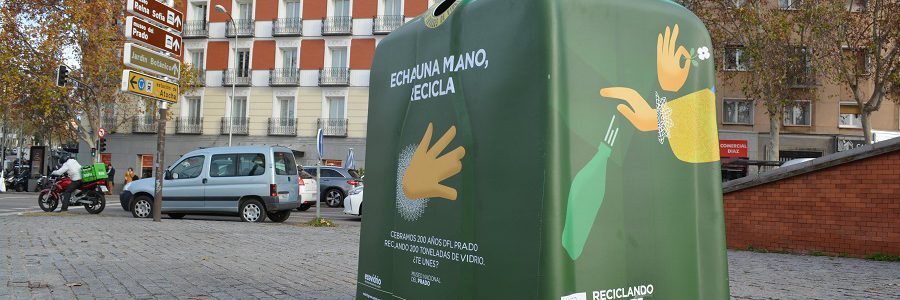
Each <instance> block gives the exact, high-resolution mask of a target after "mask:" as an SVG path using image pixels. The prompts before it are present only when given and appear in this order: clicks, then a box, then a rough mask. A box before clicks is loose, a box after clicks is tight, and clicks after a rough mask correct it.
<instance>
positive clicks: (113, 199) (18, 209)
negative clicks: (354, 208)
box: [0, 192, 361, 226]
mask: <svg viewBox="0 0 900 300" xmlns="http://www.w3.org/2000/svg"><path fill="white" fill-rule="evenodd" d="M37 199H38V194H37V193H17V192H7V193H0V217H4V216H16V215H20V214H24V213H27V212H42V211H41V208H40V207H39V206H38V203H37ZM321 209H322V210H321V215H322V216H323V217H325V218H328V219H331V220H334V221H336V222H338V223H347V224H352V225H356V226H359V223H360V221H361V218H360V217H356V216H351V215H346V214H344V213H343V208H330V207H328V206H327V205H325V203H322V206H321ZM57 211H59V208H57ZM69 211H72V212H80V213H85V211H84V207H81V206H74V207H73V206H70V207H69ZM101 214H103V215H105V216H116V217H127V218H131V217H132V216H131V212H127V211H125V210H123V209H122V206H121V204H120V203H119V195H111V196H106V208H105V209H104V210H103V212H102V213H101ZM315 216H316V208H315V207H312V208H310V209H309V210H307V211H304V212H300V211H296V210H295V211H293V212H292V213H291V217H290V218H289V219H288V220H287V222H288V223H300V222H306V221H309V220H311V219H313V218H315ZM165 218H166V215H165V214H164V215H163V219H165ZM185 219H194V220H221V221H229V220H230V221H240V218H239V217H237V216H234V217H230V216H201V215H188V216H186V217H185Z"/></svg>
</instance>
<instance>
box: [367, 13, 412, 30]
mask: <svg viewBox="0 0 900 300" xmlns="http://www.w3.org/2000/svg"><path fill="white" fill-rule="evenodd" d="M403 23H404V18H403V16H377V17H375V20H374V22H373V23H372V33H374V34H388V33H391V31H394V29H397V28H400V25H403Z"/></svg>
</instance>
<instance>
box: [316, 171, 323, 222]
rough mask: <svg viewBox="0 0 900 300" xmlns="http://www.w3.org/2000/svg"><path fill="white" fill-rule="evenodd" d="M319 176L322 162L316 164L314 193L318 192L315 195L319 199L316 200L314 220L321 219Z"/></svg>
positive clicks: (320, 177) (320, 183) (320, 182)
mask: <svg viewBox="0 0 900 300" xmlns="http://www.w3.org/2000/svg"><path fill="white" fill-rule="evenodd" d="M321 175H322V160H319V162H317V163H316V191H318V192H317V193H316V195H317V196H318V197H319V199H318V200H316V220H318V219H321V218H322V215H321V213H320V212H319V205H320V203H321V202H322V195H321V193H322V176H321Z"/></svg>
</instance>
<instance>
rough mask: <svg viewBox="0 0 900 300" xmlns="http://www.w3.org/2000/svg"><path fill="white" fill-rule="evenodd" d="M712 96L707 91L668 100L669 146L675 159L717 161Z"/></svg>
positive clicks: (713, 97)
mask: <svg viewBox="0 0 900 300" xmlns="http://www.w3.org/2000/svg"><path fill="white" fill-rule="evenodd" d="M715 101H716V96H715V94H713V92H712V91H710V90H708V89H704V90H700V91H697V92H694V93H691V94H688V95H686V96H683V97H681V98H678V99H675V100H673V101H669V102H668V103H666V105H665V106H667V107H669V109H671V112H672V116H671V118H672V122H671V124H672V126H671V127H669V128H667V130H668V133H669V145H670V146H671V147H672V153H674V154H675V157H678V160H681V161H684V162H689V163H704V162H711V161H717V160H719V149H718V146H717V145H718V139H719V138H718V133H717V131H716V130H717V129H716V112H715V108H716V104H715V103H716V102H715Z"/></svg>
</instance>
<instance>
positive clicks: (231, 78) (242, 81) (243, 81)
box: [222, 69, 251, 86]
mask: <svg viewBox="0 0 900 300" xmlns="http://www.w3.org/2000/svg"><path fill="white" fill-rule="evenodd" d="M250 82H251V77H250V70H237V74H235V72H234V69H226V70H225V71H222V86H231V84H232V83H234V85H237V86H250Z"/></svg>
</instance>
